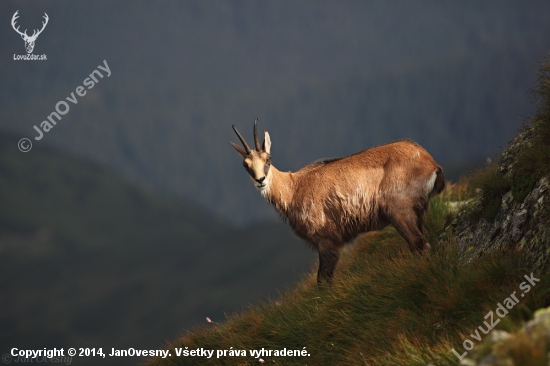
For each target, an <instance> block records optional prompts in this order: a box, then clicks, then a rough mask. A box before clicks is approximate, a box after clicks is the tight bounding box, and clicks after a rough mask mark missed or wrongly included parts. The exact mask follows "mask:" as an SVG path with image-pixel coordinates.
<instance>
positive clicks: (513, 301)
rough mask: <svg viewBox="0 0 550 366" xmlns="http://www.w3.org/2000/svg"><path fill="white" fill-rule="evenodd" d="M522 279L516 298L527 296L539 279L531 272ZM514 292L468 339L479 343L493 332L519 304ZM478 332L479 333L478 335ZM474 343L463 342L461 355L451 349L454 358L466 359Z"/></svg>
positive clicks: (491, 312) (490, 313)
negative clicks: (484, 335)
mask: <svg viewBox="0 0 550 366" xmlns="http://www.w3.org/2000/svg"><path fill="white" fill-rule="evenodd" d="M523 277H524V278H525V280H526V281H524V282H522V283H520V284H519V289H520V290H521V293H519V294H518V296H520V297H525V294H527V293H528V292H529V291H530V290H531V287H532V286H535V285H536V284H537V282H539V281H540V279H538V278H536V277H534V276H533V272H531V275H530V276H528V275H525V276H523ZM516 292H517V291H514V292H512V293H511V294H510V296H509V297H507V298H506V299H504V301H503V302H502V303H503V304H504V305H503V304H501V303H500V302H499V303H498V304H497V308H496V310H495V311H494V313H493V311H492V310H491V311H489V312H488V313H487V314H486V315H485V317H484V319H487V320H489V323H487V320H486V321H484V322H483V325H484V326H483V325H480V326H479V327H477V329H476V330H475V331H474V332H473V334H470V338H472V339H473V340H474V341H477V342H480V341H481V337H482V336H483V334H488V333H489V332H490V331H491V330H493V328H494V327H495V326H496V325H497V324H498V323H500V319H501V318H504V317H505V316H506V315H507V314H508V310H512V308H513V307H514V306H516V305H517V304H518V303H519V302H520V299H518V297H517V296H516ZM495 313H496V314H497V317H496V318H495V316H494V314H495ZM480 331H481V333H479V332H480ZM474 341H472V340H470V339H466V340H464V342H463V343H462V347H464V349H465V351H464V352H463V353H462V354H460V353H458V352H457V351H456V350H455V349H454V348H453V349H452V351H453V353H454V354H455V356H456V357H458V359H459V360H462V359H463V358H464V357H466V355H467V354H468V351H470V350H472V348H474Z"/></svg>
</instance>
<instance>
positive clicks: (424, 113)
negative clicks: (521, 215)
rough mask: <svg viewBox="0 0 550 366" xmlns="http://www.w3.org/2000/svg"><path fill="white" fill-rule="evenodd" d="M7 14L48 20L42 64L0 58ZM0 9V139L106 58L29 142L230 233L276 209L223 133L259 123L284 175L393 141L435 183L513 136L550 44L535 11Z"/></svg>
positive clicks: (277, 6) (222, 5) (196, 4)
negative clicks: (110, 173) (432, 171)
mask: <svg viewBox="0 0 550 366" xmlns="http://www.w3.org/2000/svg"><path fill="white" fill-rule="evenodd" d="M38 4H40V5H38ZM16 10H19V14H20V18H19V19H18V24H20V25H21V29H24V28H28V29H33V28H37V27H39V26H40V25H41V21H42V18H41V17H42V16H43V13H44V12H46V13H48V15H49V17H50V21H49V24H48V25H47V27H46V29H45V30H44V32H43V33H42V34H41V35H40V36H39V38H38V40H37V42H36V47H35V51H34V53H35V54H46V55H47V57H48V61H44V62H23V61H14V60H13V54H14V53H15V54H24V53H25V52H24V47H23V41H22V40H21V38H20V37H19V36H18V35H17V34H16V33H15V32H14V31H13V29H11V25H10V19H11V17H12V15H13V13H15V11H16ZM0 14H2V19H3V20H2V23H1V25H0V27H1V28H0V29H2V31H1V32H0V48H1V49H2V50H3V53H4V54H3V55H2V58H1V60H2V61H1V62H2V64H1V65H0V66H1V67H0V70H1V71H0V72H1V77H2V88H1V91H0V113H1V116H2V118H1V120H0V127H1V128H3V129H7V130H9V131H11V132H12V133H15V134H17V135H18V136H21V137H24V136H26V137H29V138H30V137H31V136H35V132H34V130H33V128H32V126H33V125H35V124H39V123H40V122H41V121H43V120H44V119H46V117H47V116H48V115H49V114H50V113H51V112H52V111H54V107H55V104H56V103H57V102H58V101H60V100H63V99H64V98H66V97H67V96H70V93H71V92H74V91H75V88H76V87H77V86H79V85H82V84H83V80H84V79H85V78H86V77H88V75H89V74H90V73H91V72H92V71H93V70H94V69H96V68H97V66H98V65H102V64H103V60H107V62H108V64H109V66H110V68H111V71H112V75H111V76H110V77H109V78H104V79H100V82H99V83H98V84H97V85H96V86H95V87H94V88H93V89H91V90H89V92H88V94H87V95H86V96H85V97H83V98H79V100H80V101H79V104H78V105H76V106H72V108H71V110H70V112H69V113H68V114H67V115H65V116H64V117H63V120H62V121H61V122H60V123H59V124H58V125H57V126H56V127H55V128H54V130H52V131H51V132H50V133H49V134H48V135H47V136H45V137H44V139H43V140H42V141H40V142H37V143H39V144H41V145H47V146H55V147H57V148H59V149H60V150H62V151H66V152H70V153H73V154H78V155H80V156H85V157H87V158H89V159H91V160H92V161H95V162H97V163H98V164H100V165H103V166H109V167H111V168H112V169H114V170H116V171H118V172H120V174H121V175H122V176H124V177H126V178H128V179H130V180H131V181H132V182H135V183H137V184H139V185H141V186H143V187H147V188H150V189H153V190H156V191H159V192H163V193H166V194H168V195H170V196H174V197H183V198H185V199H188V200H191V201H193V202H195V203H196V204H198V205H200V206H202V207H205V208H206V209H207V210H209V211H211V212H215V213H216V214H218V215H220V216H222V217H224V218H226V219H229V220H231V221H232V222H239V223H242V222H246V221H251V220H256V219H258V218H262V217H268V218H270V219H275V214H274V212H273V210H272V209H271V208H270V207H268V206H267V205H266V204H265V203H264V202H262V198H261V197H260V195H259V194H257V192H255V190H254V189H253V188H252V187H251V185H250V183H249V179H248V177H247V176H246V173H245V172H244V170H243V169H242V168H241V164H240V158H239V156H238V155H237V154H236V153H235V152H233V151H232V148H231V146H230V145H229V143H228V142H229V140H234V141H235V139H236V136H234V134H233V131H232V130H231V124H236V125H237V127H239V128H240V130H241V131H242V133H243V134H245V136H246V137H247V138H249V139H250V138H251V129H252V122H253V120H254V118H255V117H258V118H259V126H260V129H262V130H263V129H268V130H269V131H270V134H271V137H272V141H273V159H274V160H273V161H274V164H275V165H276V166H277V167H278V168H279V169H283V170H296V169H298V168H300V167H301V166H303V165H305V164H307V163H310V162H312V161H314V160H317V159H319V158H323V157H332V156H341V155H346V154H350V153H353V152H356V151H359V150H363V149H365V148H366V147H369V146H372V145H377V144H381V143H384V142H387V141H390V140H394V139H398V138H405V137H407V138H412V139H414V140H416V141H417V142H419V143H420V144H422V145H423V146H424V147H426V148H427V150H428V151H430V152H431V153H432V155H434V157H435V158H436V160H437V161H438V162H440V163H441V164H442V165H443V166H444V168H446V167H448V169H447V170H448V171H449V173H451V171H452V170H453V168H454V166H455V165H461V164H463V163H470V162H476V161H484V160H485V159H486V158H487V157H488V156H492V155H494V154H495V153H496V152H497V151H499V147H500V146H503V145H504V144H505V143H506V142H507V141H508V140H509V139H510V138H511V137H512V136H513V135H514V133H515V132H516V129H517V127H518V120H519V118H518V116H520V115H523V114H526V113H528V112H529V100H528V98H527V96H526V95H527V93H526V92H527V90H528V88H529V86H530V85H532V84H533V82H534V80H533V75H534V74H535V72H534V71H535V70H537V67H538V64H537V62H539V61H540V60H541V59H542V58H543V57H544V56H545V55H546V54H547V53H548V49H549V45H550V22H548V19H550V3H548V2H547V1H530V2H524V1H512V0H503V1H460V2H456V1H438V2H433V1H415V2H404V1H403V2H400V1H339V2H335V1H294V2H293V1H282V2H262V1H223V2H219V1H156V2H153V3H151V2H147V1H126V2H109V1H94V2H84V3H81V2H65V1H42V2H40V3H36V2H33V1H3V2H1V3H0ZM30 32H31V31H29V33H30ZM453 175H456V174H455V173H453Z"/></svg>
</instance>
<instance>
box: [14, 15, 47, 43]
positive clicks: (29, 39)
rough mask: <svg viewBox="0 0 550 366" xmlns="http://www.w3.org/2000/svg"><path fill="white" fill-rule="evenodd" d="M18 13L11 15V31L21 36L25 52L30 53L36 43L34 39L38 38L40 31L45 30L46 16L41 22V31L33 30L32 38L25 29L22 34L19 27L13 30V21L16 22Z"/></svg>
mask: <svg viewBox="0 0 550 366" xmlns="http://www.w3.org/2000/svg"><path fill="white" fill-rule="evenodd" d="M18 12H19V10H17V11H16V12H15V14H13V17H12V18H11V26H12V27H13V29H14V30H15V31H16V32H17V33H19V34H20V35H21V38H23V41H25V49H26V50H27V53H32V50H33V49H34V42H36V39H37V38H38V36H39V35H40V33H42V31H43V30H44V28H46V24H48V20H49V18H48V14H46V13H44V20H45V21H44V22H42V29H40V30H36V29H35V30H34V32H33V33H32V36H29V35H28V34H27V30H26V29H25V31H24V32H21V31H20V30H19V26H17V28H15V21H16V20H17V18H19V15H18V14H17V13H18Z"/></svg>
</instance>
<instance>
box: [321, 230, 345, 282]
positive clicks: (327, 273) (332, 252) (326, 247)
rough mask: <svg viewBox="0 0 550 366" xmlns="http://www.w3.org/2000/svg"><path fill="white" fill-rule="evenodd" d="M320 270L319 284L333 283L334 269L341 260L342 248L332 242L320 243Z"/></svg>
mask: <svg viewBox="0 0 550 366" xmlns="http://www.w3.org/2000/svg"><path fill="white" fill-rule="evenodd" d="M318 251H319V270H318V271H317V284H318V285H320V284H321V283H322V282H323V281H325V282H327V283H329V284H330V283H332V277H333V276H334V269H335V268H336V265H337V264H338V260H339V259H340V248H339V247H338V246H337V245H335V244H334V243H332V242H330V241H323V242H321V243H319V247H318Z"/></svg>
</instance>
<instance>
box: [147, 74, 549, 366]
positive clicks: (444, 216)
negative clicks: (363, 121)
mask: <svg viewBox="0 0 550 366" xmlns="http://www.w3.org/2000/svg"><path fill="white" fill-rule="evenodd" d="M535 93H536V96H537V97H539V104H538V113H537V114H536V115H535V116H534V117H533V118H532V125H531V126H532V131H533V133H534V138H533V139H532V140H531V144H527V145H526V146H525V147H523V148H522V150H521V151H519V152H517V153H516V156H515V159H516V160H517V163H518V164H520V166H523V167H525V166H527V167H529V169H528V171H527V172H524V174H523V176H522V177H523V178H524V179H523V180H521V183H522V185H520V187H521V189H524V190H525V189H527V190H529V189H532V187H533V185H534V182H536V181H537V180H538V179H540V178H541V177H542V176H544V175H547V174H548V173H549V171H550V170H549V169H550V168H549V165H548V161H549V157H550V150H549V149H548V146H550V139H549V136H550V63H547V64H545V65H543V67H542V68H541V72H540V78H539V80H538V84H537V86H536V88H535ZM526 128H528V127H526ZM533 156H534V157H536V158H533ZM527 173H528V174H527ZM494 175H495V171H494V170H489V171H488V172H485V173H483V174H480V175H478V176H477V177H476V179H475V180H474V182H473V183H474V184H475V185H476V186H478V188H481V192H482V193H481V194H482V196H481V197H482V200H481V201H482V204H483V206H484V208H487V207H491V205H494V202H496V203H497V206H498V204H499V202H500V200H501V198H502V195H501V194H500V193H498V192H501V191H502V189H501V185H502V181H503V178H502V177H497V178H496V179H495V177H494ZM522 177H519V178H522ZM525 177H527V178H528V179H525ZM519 178H514V177H512V180H511V182H505V184H506V185H507V187H506V189H510V188H511V189H512V190H513V189H514V184H516V180H518V179H519ZM479 182H482V183H481V185H480V183H479ZM525 182H527V183H528V184H527V183H525ZM468 191H471V190H466V187H465V185H462V186H461V185H456V186H453V187H451V186H448V187H447V189H446V191H445V192H444V193H442V194H441V195H440V196H438V197H435V198H434V199H432V200H431V202H430V210H429V212H428V214H427V217H426V235H427V238H428V240H429V241H430V242H431V243H432V253H431V254H430V256H429V258H426V257H420V256H416V255H412V254H411V253H410V252H409V251H408V249H407V247H406V244H405V242H404V240H403V239H402V238H401V237H400V236H399V235H398V234H397V233H396V232H395V230H394V229H393V228H388V229H386V230H384V231H381V232H376V233H370V234H367V235H365V236H362V237H360V238H358V239H357V240H356V242H355V244H354V246H353V247H352V248H351V249H350V250H349V251H348V252H346V253H345V255H344V257H343V259H342V261H341V264H340V265H339V267H338V269H337V273H336V279H335V282H334V284H333V285H332V286H331V287H322V288H318V287H317V286H316V285H315V281H314V272H311V273H310V275H309V276H308V277H307V278H305V279H304V281H303V282H301V283H300V284H299V285H298V287H297V288H295V289H294V290H292V291H289V292H287V293H285V294H284V295H283V298H282V299H281V300H279V301H270V302H266V303H264V304H262V305H259V306H255V307H251V308H249V309H248V310H247V311H245V312H244V313H242V314H240V315H234V316H233V317H231V318H230V319H228V320H227V321H226V322H224V323H222V324H214V325H211V326H208V327H203V328H199V329H195V330H194V331H192V332H189V333H188V334H186V335H184V336H182V337H181V338H179V339H177V340H175V341H173V342H171V343H169V344H168V345H167V348H168V349H171V350H172V357H171V358H169V359H167V360H162V359H152V360H151V361H150V365H190V364H200V365H203V364H239V365H242V364H258V363H259V360H257V359H255V358H254V357H251V356H250V353H248V356H247V357H224V358H221V359H217V358H215V357H214V358H212V359H208V360H205V359H204V358H201V357H179V358H178V357H175V350H174V348H175V347H188V348H189V349H196V348H201V347H202V348H205V349H214V350H224V349H225V350H229V349H230V348H231V347H232V348H233V349H237V350H254V349H261V348H266V349H271V350H281V349H283V348H287V349H297V350H302V349H303V347H306V349H307V352H308V353H309V356H307V357H269V356H267V357H266V356H263V357H262V358H263V360H264V362H265V363H267V364H281V365H283V364H284V365H286V364H289V365H291V364H300V365H301V364H308V365H339V364H342V365H396V366H397V365H399V366H402V365H419V366H420V365H427V364H429V363H432V364H436V365H439V366H442V365H457V364H458V361H459V359H458V357H457V356H455V355H454V354H453V352H452V349H453V348H455V349H457V350H458V353H459V354H462V352H463V351H464V348H463V347H462V345H463V341H464V340H466V339H471V338H473V337H471V336H469V335H470V334H472V333H474V332H475V330H476V328H478V326H484V321H486V320H487V319H485V318H484V317H485V315H486V314H487V313H488V312H489V311H490V310H496V308H497V304H498V303H503V302H504V301H505V299H506V298H508V297H509V296H510V295H511V294H512V293H513V292H514V291H515V292H516V293H517V294H518V295H519V294H521V293H523V292H524V291H522V289H520V288H519V286H520V284H521V283H522V282H523V281H525V280H524V278H523V276H524V275H526V274H530V273H531V271H530V270H529V266H528V264H527V261H526V260H525V258H524V257H523V255H522V253H521V252H520V251H519V250H518V251H512V250H509V251H507V252H502V253H496V254H486V255H483V256H481V257H479V258H475V259H473V260H472V261H470V262H467V261H464V260H461V258H460V256H459V254H458V252H457V245H456V238H455V237H454V236H453V234H450V233H448V232H446V233H445V234H443V232H444V230H443V229H444V227H445V224H446V223H448V222H449V221H450V220H451V219H452V217H453V215H454V214H453V212H452V211H451V210H450V207H452V205H450V202H451V201H457V200H461V199H464V197H465V195H468V194H471V192H470V193H468ZM495 192H497V193H498V194H497V193H495ZM519 197H520V198H521V196H519ZM435 243H437V244H435ZM535 277H536V278H539V279H540V283H538V284H536V286H535V287H533V288H532V289H531V291H529V292H527V293H524V294H525V295H526V296H522V297H521V298H520V301H519V302H518V304H516V305H515V306H514V307H513V309H511V310H510V312H509V314H508V315H506V316H505V317H503V318H502V319H501V321H500V322H499V323H498V324H497V326H496V329H503V330H516V329H518V327H520V326H521V323H522V321H525V320H527V319H529V318H530V317H531V316H532V314H533V312H534V311H535V310H536V309H538V308H540V307H544V306H549V305H550V295H549V291H548V288H549V287H550V273H535ZM495 317H496V315H495ZM478 333H479V332H478ZM474 334H475V333H474ZM480 334H481V336H483V334H482V333H480ZM531 351H533V349H531V348H529V347H525V348H521V347H517V348H514V349H513V350H511V351H510V352H509V353H510V354H511V357H512V359H514V360H515V363H516V364H517V365H522V366H529V365H533V366H535V365H543V364H544V365H546V364H547V362H548V360H547V358H548V356H547V355H546V353H544V352H542V353H541V352H538V353H537V354H538V356H537V358H536V359H535V358H533V357H531V356H530V355H531V353H529V352H531ZM539 356H540V357H539Z"/></svg>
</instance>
